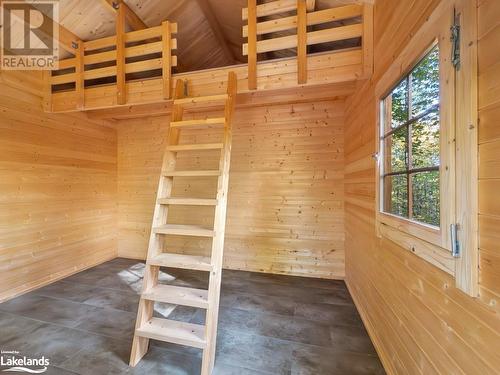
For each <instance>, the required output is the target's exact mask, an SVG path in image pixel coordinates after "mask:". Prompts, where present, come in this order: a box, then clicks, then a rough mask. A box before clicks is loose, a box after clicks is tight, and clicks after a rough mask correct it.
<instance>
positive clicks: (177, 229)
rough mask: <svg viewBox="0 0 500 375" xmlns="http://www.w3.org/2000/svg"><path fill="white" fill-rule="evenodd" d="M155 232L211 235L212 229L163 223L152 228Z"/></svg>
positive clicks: (179, 234) (180, 234)
mask: <svg viewBox="0 0 500 375" xmlns="http://www.w3.org/2000/svg"><path fill="white" fill-rule="evenodd" d="M153 231H154V232H155V233H157V234H173V235H178V236H198V237H213V236H214V233H215V232H214V230H213V229H210V228H205V227H201V226H198V225H184V224H164V225H160V226H159V227H155V228H153Z"/></svg>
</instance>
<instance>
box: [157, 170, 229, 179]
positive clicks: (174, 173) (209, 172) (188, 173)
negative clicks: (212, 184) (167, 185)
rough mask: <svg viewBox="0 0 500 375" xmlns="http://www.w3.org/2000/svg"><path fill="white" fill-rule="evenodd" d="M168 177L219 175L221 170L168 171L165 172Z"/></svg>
mask: <svg viewBox="0 0 500 375" xmlns="http://www.w3.org/2000/svg"><path fill="white" fill-rule="evenodd" d="M163 175H164V176H166V177H210V176H219V175H220V172H219V170H217V169H215V170H206V171H166V172H163Z"/></svg>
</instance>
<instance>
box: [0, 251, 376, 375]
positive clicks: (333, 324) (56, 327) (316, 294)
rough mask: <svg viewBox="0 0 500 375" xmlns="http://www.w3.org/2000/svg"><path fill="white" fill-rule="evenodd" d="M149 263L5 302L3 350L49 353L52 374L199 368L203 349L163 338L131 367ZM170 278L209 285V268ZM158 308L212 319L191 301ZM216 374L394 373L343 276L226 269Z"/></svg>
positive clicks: (95, 273) (121, 265) (84, 276)
mask: <svg viewBox="0 0 500 375" xmlns="http://www.w3.org/2000/svg"><path fill="white" fill-rule="evenodd" d="M143 269H144V264H143V263H141V262H138V261H131V260H126V259H120V258H118V259H115V260H113V261H110V262H107V263H105V264H102V265H99V266H97V267H94V268H92V269H90V270H87V271H84V272H81V273H78V274H76V275H74V276H71V277H68V278H66V279H64V280H62V281H58V282H56V283H54V284H51V285H49V286H46V287H44V288H41V289H38V290H36V291H33V292H31V293H28V294H25V295H23V296H21V297H18V298H15V299H13V300H10V301H8V302H5V303H3V304H0V349H1V350H4V351H5V350H8V351H12V350H15V351H18V352H19V355H20V356H23V355H26V356H28V357H29V356H35V357H36V356H41V355H45V357H48V358H49V359H50V361H51V366H50V368H49V370H48V371H47V372H46V374H89V375H104V374H148V375H154V374H168V375H181V374H183V375H184V374H186V375H187V374H199V371H200V363H201V351H199V350H198V349H193V348H186V347H181V346H177V345H173V344H166V343H161V342H156V341H153V345H152V346H151V349H150V351H149V352H148V354H147V355H146V356H145V357H144V359H143V360H142V361H141V362H140V363H139V365H138V366H137V367H135V368H130V367H128V365H127V363H128V358H129V353H130V347H131V340H132V336H133V329H134V324H135V317H136V310H137V303H138V291H139V290H140V288H141V277H142V273H143ZM160 279H161V282H162V283H171V284H175V285H184V286H191V287H198V288H203V287H206V285H207V274H206V273H203V272H194V271H183V270H175V269H162V273H161V276H160ZM155 314H156V315H157V316H159V317H162V316H163V317H168V318H169V319H176V320H182V321H189V322H194V323H203V321H204V312H203V311H201V310H197V309H194V308H188V307H182V306H173V305H167V304H162V305H160V304H157V305H156V308H155ZM1 369H2V367H0V370H1ZM215 374H218V375H257V374H261V375H262V374H273V375H279V374H290V375H299V374H300V375H306V374H314V375H320V374H325V375H335V374H346V375H347V374H348V375H367V374H385V373H384V370H383V368H382V366H381V364H380V361H379V359H378V357H377V354H376V352H375V350H374V348H373V346H372V343H371V342H370V339H369V337H368V335H367V333H366V331H365V329H364V327H363V323H362V322H361V319H360V317H359V315H358V313H357V311H356V308H355V307H354V304H353V302H352V300H351V297H350V295H349V292H348V291H347V289H346V286H345V284H344V283H343V282H341V281H328V280H319V279H308V278H299V277H290V276H276V275H268V274H259V273H250V272H242V271H224V272H223V282H222V298H221V310H220V315H219V334H218V342H217V358H216V367H215Z"/></svg>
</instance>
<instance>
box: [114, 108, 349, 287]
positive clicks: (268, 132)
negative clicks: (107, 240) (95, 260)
mask: <svg viewBox="0 0 500 375" xmlns="http://www.w3.org/2000/svg"><path fill="white" fill-rule="evenodd" d="M203 115H206V114H203ZM212 115H215V114H211V116H212ZM168 121H169V119H168V117H167V116H159V117H149V118H146V119H132V120H122V121H119V123H118V125H117V129H118V207H119V208H118V212H119V215H118V216H119V220H118V222H119V239H118V253H119V255H120V256H124V257H131V258H141V259H144V258H145V256H146V250H147V242H148V238H149V230H150V225H151V217H152V212H153V211H152V210H153V207H154V199H155V191H156V188H157V183H158V176H159V171H160V166H161V157H162V152H163V149H164V147H165V142H166V134H167V131H168ZM343 126H344V102H343V101H325V102H318V103H302V104H294V105H291V104H290V105H274V106H268V107H254V108H239V109H237V110H236V113H235V120H234V124H233V128H234V130H233V148H232V156H231V170H230V182H229V197H228V213H227V227H226V241H225V257H224V267H226V268H231V269H243V270H247V271H258V272H271V273H282V274H292V275H302V276H312V277H324V278H343V277H344V203H343V200H344V197H343V196H344V185H343V178H344V160H343V157H344V156H343V155H344V148H343V143H344V134H343ZM217 137H218V134H217V132H216V131H215V129H211V130H209V131H206V132H196V133H185V134H184V136H183V138H182V139H181V142H185V143H193V142H197V143H207V142H215V141H216V139H217ZM219 139H220V138H219ZM179 156H180V157H179V160H178V169H188V168H191V169H203V168H207V169H212V168H217V162H218V155H217V154H216V153H215V152H214V151H200V153H199V154H197V155H193V154H192V153H190V154H189V156H188V154H185V155H182V154H179ZM214 181H215V180H214V179H212V180H210V179H209V178H207V179H205V180H203V179H200V178H197V179H196V180H193V179H191V180H190V181H189V180H188V179H183V180H180V179H179V180H178V183H176V185H174V194H175V195H176V196H191V197H208V196H210V194H213V193H214V192H215V184H214ZM189 210H193V209H192V208H191V209H190V208H182V207H173V208H171V209H170V214H169V220H171V222H176V223H193V219H194V220H198V221H197V222H195V223H197V224H206V225H211V221H210V220H211V218H212V216H213V211H211V210H213V208H210V207H201V208H200V207H198V208H195V210H196V212H193V211H189ZM169 246H170V248H169V251H176V252H178V251H180V252H188V253H195V254H207V252H206V251H207V248H208V246H209V242H208V241H206V240H203V239H195V240H192V239H186V238H175V237H172V238H170V239H169Z"/></svg>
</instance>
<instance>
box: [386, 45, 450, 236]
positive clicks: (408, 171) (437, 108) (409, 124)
mask: <svg viewBox="0 0 500 375" xmlns="http://www.w3.org/2000/svg"><path fill="white" fill-rule="evenodd" d="M436 47H438V52H439V54H438V57H439V59H440V60H439V68H440V72H439V73H440V77H439V81H440V82H439V84H440V86H441V65H442V64H443V61H442V60H441V49H440V48H439V43H437V42H434V43H433V44H432V45H431V46H430V48H429V49H428V51H427V52H426V53H425V54H424V55H423V56H422V57H421V58H420V59H419V60H417V61H416V63H415V64H414V65H413V66H412V68H411V69H410V70H409V72H408V73H407V74H405V75H404V76H402V77H401V78H400V79H399V80H398V81H397V82H396V83H395V84H394V85H393V86H392V88H391V89H390V90H389V92H388V94H386V95H385V96H383V97H382V99H381V103H380V106H381V108H380V113H381V118H380V123H381V125H380V134H379V137H380V145H379V149H380V151H379V153H380V155H383V157H381V164H380V169H381V173H380V185H381V191H382V193H383V194H381V196H380V201H381V202H380V205H381V208H380V209H381V211H382V212H383V213H384V214H388V215H391V216H395V217H399V218H401V219H403V220H409V221H410V222H415V223H417V224H424V225H426V226H430V227H434V228H438V229H439V228H440V227H441V223H440V224H439V225H433V224H430V223H425V222H423V221H419V220H415V219H414V218H413V210H412V208H413V204H412V203H413V201H414V200H413V197H412V194H411V193H412V177H413V176H414V175H415V174H418V173H425V172H438V173H440V182H441V177H442V176H441V161H442V160H441V159H442V158H441V149H442V148H443V146H444V147H446V145H442V144H441V137H440V147H439V149H440V155H439V156H440V158H439V159H440V163H439V165H433V166H425V167H415V166H414V165H413V152H412V151H413V150H412V148H413V147H412V129H413V125H414V124H416V123H418V121H419V120H421V119H424V118H426V117H427V116H429V115H431V114H432V113H437V115H438V116H439V117H440V119H439V120H440V129H439V133H440V136H441V120H442V119H441V99H442V98H441V95H440V102H439V103H438V104H433V105H431V106H429V107H428V108H426V109H425V110H424V111H422V112H420V113H417V114H416V115H413V116H412V114H411V110H412V106H411V98H412V95H411V94H412V84H411V78H412V73H413V71H414V70H415V69H416V67H417V66H418V65H419V64H420V63H421V62H423V61H424V60H425V58H426V57H428V56H429V55H430V54H431V53H432V51H433V50H434V48H436ZM402 82H406V88H405V93H406V94H407V96H406V100H407V101H408V103H407V115H408V119H407V120H406V121H404V122H403V123H401V124H399V125H397V126H396V127H394V128H392V127H388V126H387V125H388V123H390V122H391V121H392V117H391V114H392V113H391V112H392V106H391V107H388V105H391V104H392V101H391V103H390V104H389V103H387V98H388V97H389V96H390V95H391V94H392V93H393V92H394V90H395V89H396V88H397V87H398V86H399V85H400V84H401V83H402ZM439 94H441V90H440V91H439ZM386 116H388V117H390V119H387V118H386ZM402 129H405V130H406V147H405V150H406V153H405V156H406V160H405V162H406V163H405V164H406V168H405V169H404V170H403V169H402V170H399V171H387V170H386V168H387V164H388V163H389V164H390V162H391V157H390V156H389V157H386V153H385V150H386V149H387V144H386V140H387V139H388V138H389V137H391V136H392V135H394V134H396V133H398V132H399V131H400V130H402ZM394 176H406V183H407V207H406V209H407V210H406V211H407V217H404V216H401V215H397V214H394V213H391V212H388V211H387V210H386V207H385V206H386V203H387V202H386V194H387V192H386V190H385V188H386V177H394ZM440 193H441V186H440ZM440 195H441V194H440ZM441 198H442V197H441V196H440V206H441V202H442V199H441ZM440 217H441V207H440Z"/></svg>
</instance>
